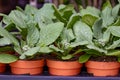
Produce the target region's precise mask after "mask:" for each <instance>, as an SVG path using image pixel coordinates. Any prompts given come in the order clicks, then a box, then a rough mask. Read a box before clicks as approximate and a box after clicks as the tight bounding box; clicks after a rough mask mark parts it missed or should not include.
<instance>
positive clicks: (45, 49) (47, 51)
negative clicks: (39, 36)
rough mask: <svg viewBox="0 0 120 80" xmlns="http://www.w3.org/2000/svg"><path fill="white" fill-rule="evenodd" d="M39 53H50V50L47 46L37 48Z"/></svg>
mask: <svg viewBox="0 0 120 80" xmlns="http://www.w3.org/2000/svg"><path fill="white" fill-rule="evenodd" d="M39 52H40V53H51V52H52V50H51V49H50V48H49V47H46V46H45V47H41V48H40V50H39Z"/></svg>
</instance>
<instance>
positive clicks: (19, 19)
mask: <svg viewBox="0 0 120 80" xmlns="http://www.w3.org/2000/svg"><path fill="white" fill-rule="evenodd" d="M9 17H10V19H11V20H12V22H13V23H14V24H15V25H16V26H18V27H20V28H26V27H27V25H26V22H25V20H26V19H27V17H26V16H25V14H23V13H22V12H20V11H18V10H13V11H11V13H10V14H9Z"/></svg>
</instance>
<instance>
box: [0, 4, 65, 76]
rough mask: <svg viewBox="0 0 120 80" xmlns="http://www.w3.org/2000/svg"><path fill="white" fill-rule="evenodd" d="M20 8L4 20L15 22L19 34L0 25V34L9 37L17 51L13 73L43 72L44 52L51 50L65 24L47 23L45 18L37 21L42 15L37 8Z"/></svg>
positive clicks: (31, 73) (12, 67)
mask: <svg viewBox="0 0 120 80" xmlns="http://www.w3.org/2000/svg"><path fill="white" fill-rule="evenodd" d="M18 9H19V10H13V11H12V12H11V13H10V14H9V15H8V16H6V15H4V17H6V18H5V20H3V22H4V23H7V24H14V27H15V28H16V30H17V31H18V32H17V35H18V36H16V35H13V34H11V32H9V31H8V30H7V29H5V28H3V27H2V26H0V35H1V36H3V37H7V38H8V39H9V40H10V41H11V44H12V45H13V48H14V50H15V51H16V54H15V55H14V56H15V57H16V58H17V59H16V60H15V61H14V62H13V63H10V66H11V72H12V73H13V74H30V75H36V74H41V73H42V70H43V66H44V58H43V56H42V53H49V52H51V50H50V49H49V47H48V45H50V44H52V43H53V42H54V41H55V40H56V39H57V37H59V35H60V33H61V31H62V29H63V26H64V24H63V23H61V22H56V23H49V24H46V22H44V23H43V22H42V19H43V18H42V19H41V22H40V21H37V20H38V19H36V18H38V17H39V16H40V17H41V15H40V14H39V11H38V10H37V9H36V8H33V7H31V6H26V8H25V11H23V10H22V9H20V8H18ZM31 9H32V11H31ZM36 12H37V14H35V13H36ZM38 14H39V16H38ZM39 19H40V18H39ZM44 19H45V17H44ZM21 21H22V22H21ZM38 22H39V23H38ZM7 24H6V25H7ZM41 25H42V26H41ZM43 26H44V27H43ZM9 27H11V26H9ZM53 32H54V33H53ZM41 56H42V57H41ZM5 57H7V56H5Z"/></svg>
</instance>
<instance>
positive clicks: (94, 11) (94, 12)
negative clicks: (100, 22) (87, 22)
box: [80, 6, 100, 17]
mask: <svg viewBox="0 0 120 80" xmlns="http://www.w3.org/2000/svg"><path fill="white" fill-rule="evenodd" d="M80 14H81V15H82V16H84V15H86V14H90V15H92V16H95V17H99V15H100V10H99V9H97V8H95V7H91V6H88V7H87V8H86V9H82V10H80Z"/></svg>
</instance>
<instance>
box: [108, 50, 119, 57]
mask: <svg viewBox="0 0 120 80" xmlns="http://www.w3.org/2000/svg"><path fill="white" fill-rule="evenodd" d="M106 55H107V56H120V50H113V51H109V52H108V53H107V54H106Z"/></svg>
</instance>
